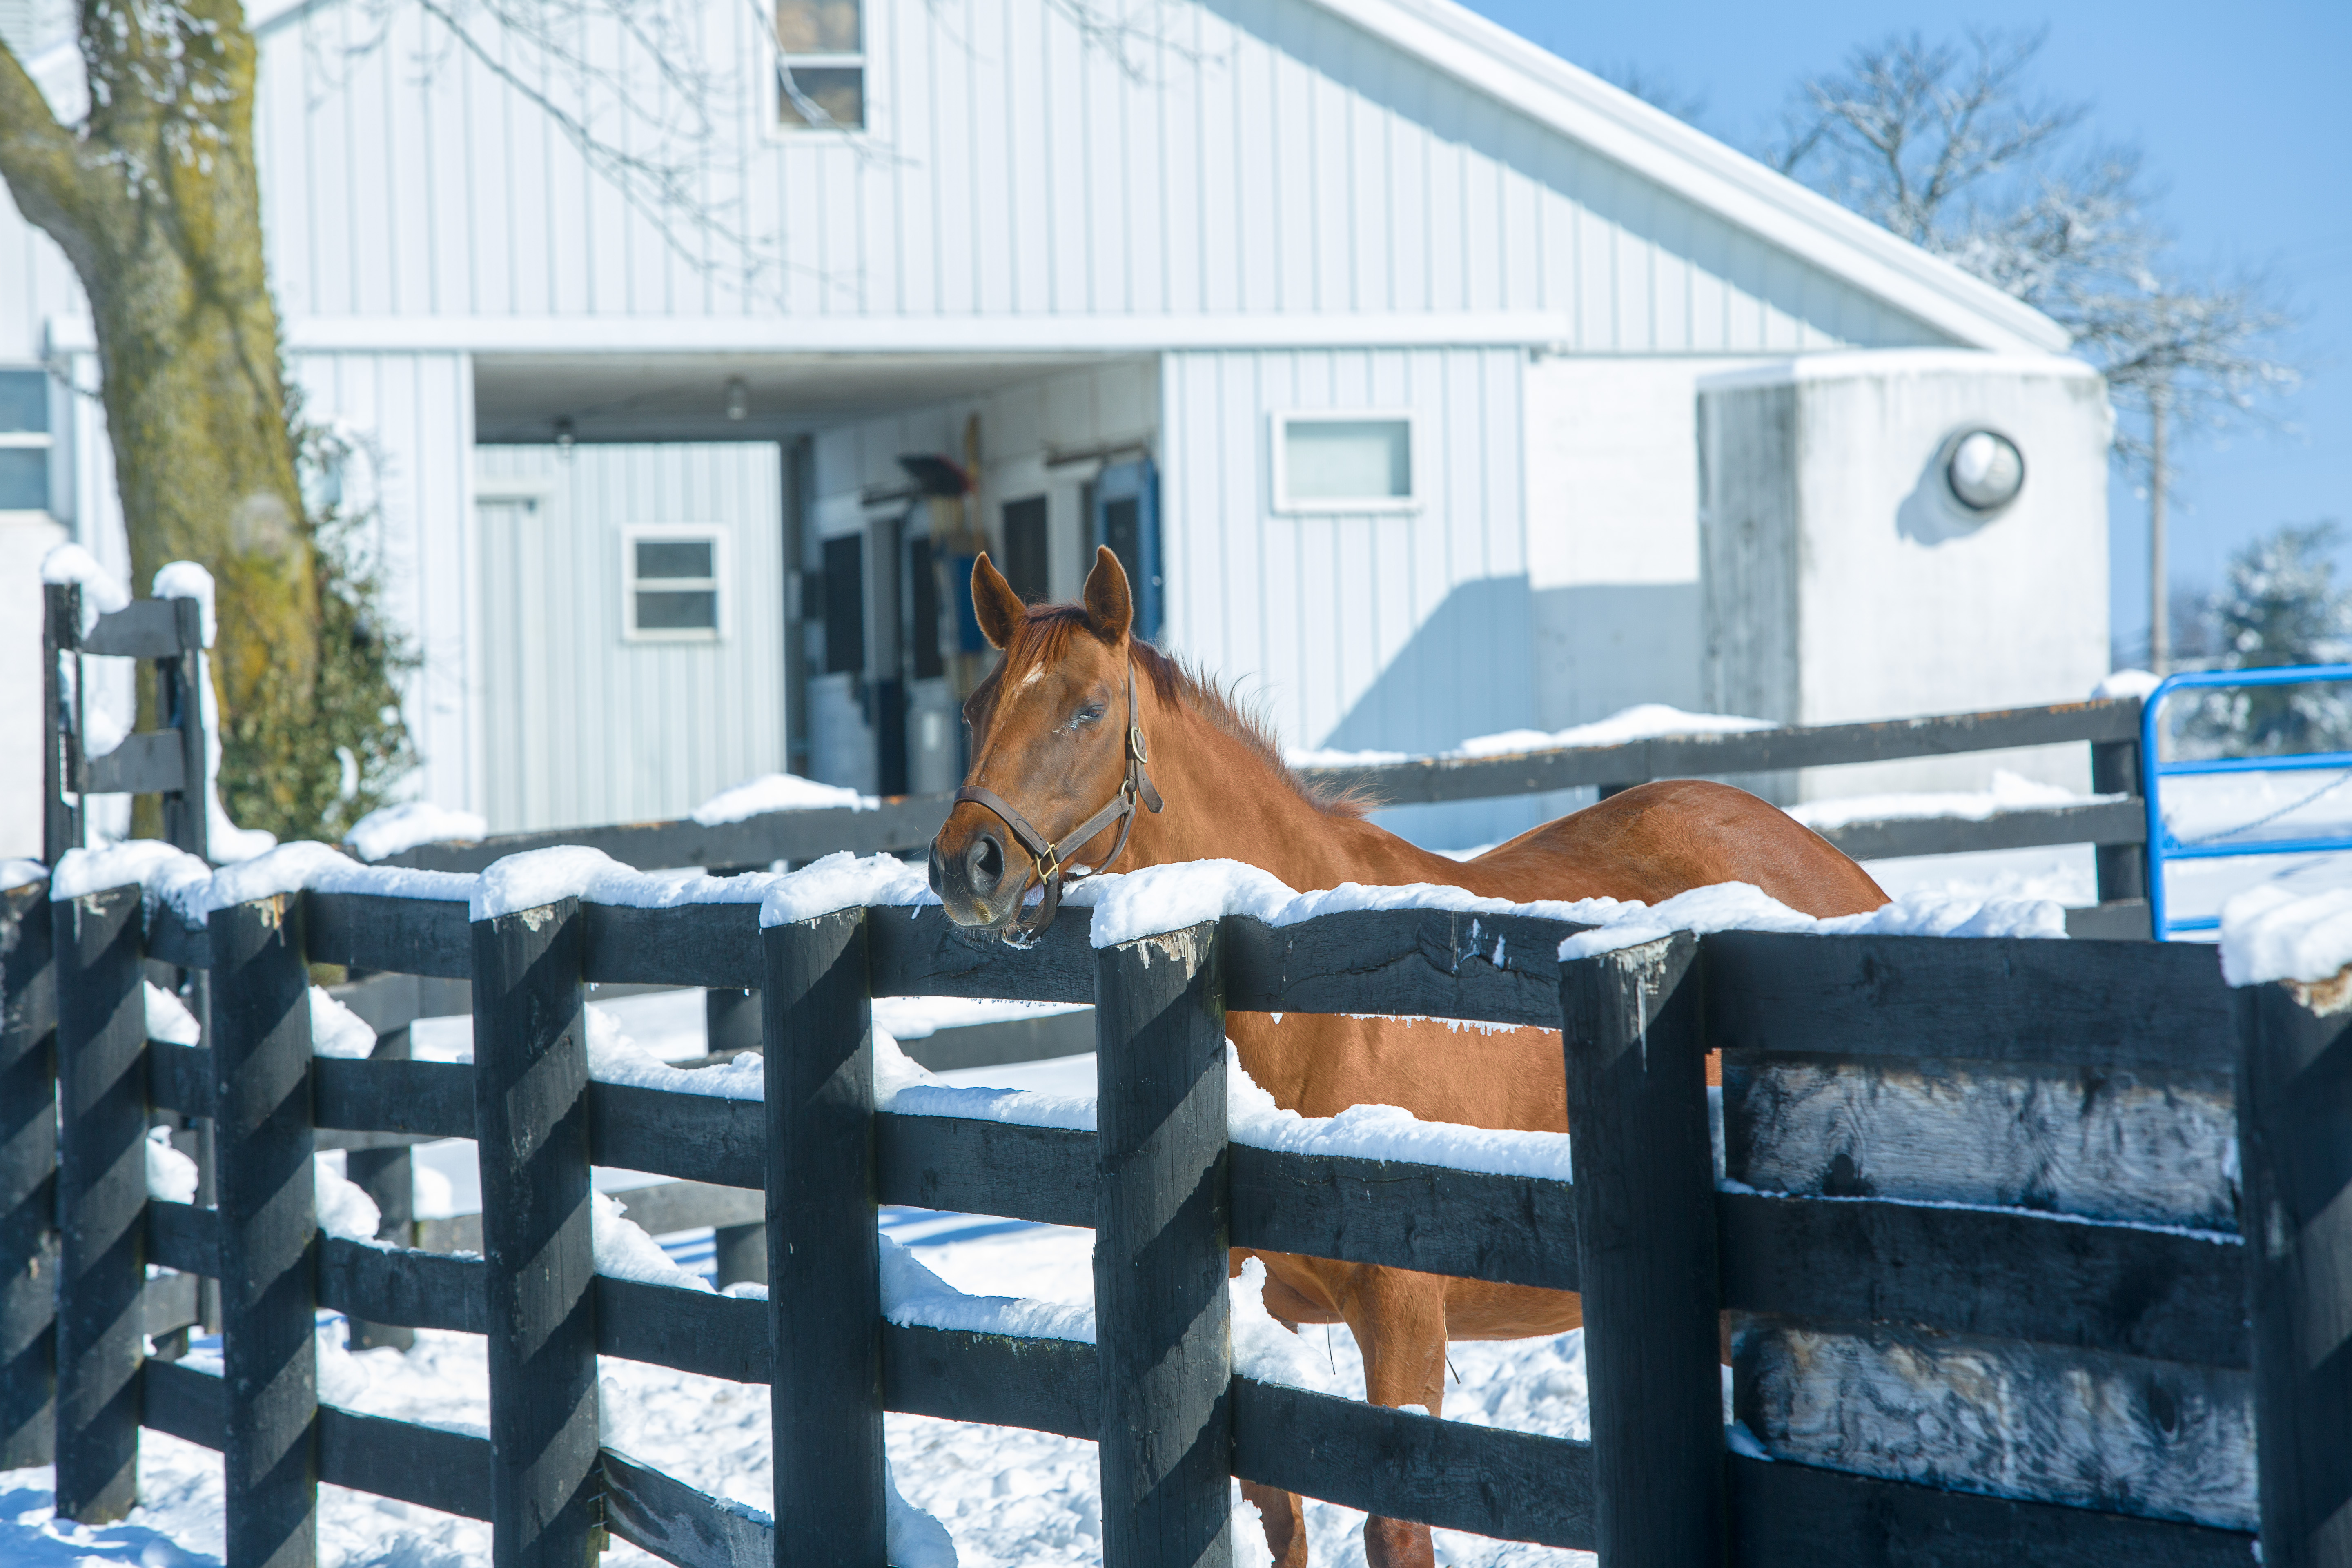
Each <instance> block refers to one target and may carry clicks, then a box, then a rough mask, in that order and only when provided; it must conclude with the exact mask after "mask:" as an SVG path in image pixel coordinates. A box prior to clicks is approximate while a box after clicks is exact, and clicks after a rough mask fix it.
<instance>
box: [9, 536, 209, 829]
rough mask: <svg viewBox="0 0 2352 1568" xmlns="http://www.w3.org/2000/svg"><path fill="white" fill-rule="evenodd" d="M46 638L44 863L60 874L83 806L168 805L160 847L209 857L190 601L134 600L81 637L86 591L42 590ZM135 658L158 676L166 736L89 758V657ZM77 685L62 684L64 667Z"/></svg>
mask: <svg viewBox="0 0 2352 1568" xmlns="http://www.w3.org/2000/svg"><path fill="white" fill-rule="evenodd" d="M45 594H46V597H45V600H44V605H43V620H42V635H41V775H42V785H43V789H42V801H43V814H42V818H41V843H42V856H43V858H45V859H46V860H47V862H48V863H49V864H50V865H52V866H54V865H56V864H57V863H58V858H59V857H60V856H62V855H64V854H65V852H66V851H67V850H68V849H72V848H78V847H80V845H81V843H82V836H83V832H84V827H85V824H84V822H83V805H82V797H83V796H84V795H161V796H162V797H163V837H164V838H165V839H167V840H168V841H170V842H171V843H173V844H176V845H178V846H179V847H181V848H183V849H185V850H187V851H188V852H189V853H191V854H194V855H199V856H201V855H203V854H205V848H206V837H207V834H208V829H209V826H210V825H209V823H208V821H207V819H206V813H205V793H204V792H205V725H204V705H203V701H202V698H201V691H202V685H201V682H202V675H201V673H200V671H201V668H202V661H203V657H204V646H205V644H204V617H203V609H202V606H201V605H198V604H197V602H196V601H195V600H194V599H136V600H133V601H132V602H131V603H130V604H129V605H124V606H123V607H122V608H121V609H120V610H115V611H111V612H110V613H107V614H104V615H100V616H94V617H92V620H91V624H90V627H89V630H88V631H87V632H85V631H84V630H83V629H82V602H81V589H80V587H79V585H78V584H71V583H53V584H49V585H48V586H47V589H46V590H45ZM85 655H99V656H103V657H109V658H136V659H141V660H143V661H146V662H148V663H151V664H152V665H153V666H154V670H155V697H156V704H155V708H156V711H157V712H158V713H159V714H161V715H162V716H163V722H164V723H165V725H166V726H167V728H164V729H162V730H153V731H141V732H139V733H136V734H131V735H126V736H124V737H123V739H122V741H121V743H120V744H119V745H117V746H115V747H114V748H113V749H112V750H110V751H108V752H103V753H101V754H100V755H98V756H95V757H93V756H90V755H89V747H88V744H87V742H86V736H87V734H88V717H89V703H88V694H89V679H88V674H87V668H86V667H85V666H84V665H83V663H82V658H83V656H85ZM68 659H71V660H72V661H73V669H74V675H75V679H73V680H72V681H71V683H70V689H68V681H67V679H66V668H67V667H66V662H65V661H66V660H68Z"/></svg>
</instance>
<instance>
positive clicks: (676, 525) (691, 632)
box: [621, 522, 733, 643]
mask: <svg viewBox="0 0 2352 1568" xmlns="http://www.w3.org/2000/svg"><path fill="white" fill-rule="evenodd" d="M728 532H729V531H728V529H727V528H726V526H725V525H724V524H722V523H716V522H638V523H631V524H630V525H629V526H627V527H625V528H624V529H622V530H621V637H622V640H623V641H625V642H641V643H718V642H725V641H726V640H727V637H728V635H729V633H730V632H731V631H732V630H733V624H732V623H733V616H732V613H731V605H730V599H731V595H729V593H728V592H727V573H728V563H727V556H728V551H729V543H730V541H729V539H728ZM639 540H653V541H661V540H676V541H687V540H692V541H695V542H701V541H704V540H708V541H709V542H710V570H711V573H712V575H711V576H710V577H709V578H708V579H705V578H701V577H647V578H646V579H644V581H643V582H642V583H640V582H639V580H638V577H637V542H638V541H639ZM640 587H643V588H645V589H646V590H647V591H648V592H652V593H661V592H664V591H666V590H683V591H686V592H689V593H690V592H693V591H695V590H697V589H699V588H703V587H708V588H709V590H710V591H711V593H712V594H713V595H716V599H715V601H714V604H715V605H716V610H717V614H716V616H714V618H715V619H716V620H717V622H718V625H716V626H710V627H708V628H705V627H701V626H676V627H672V626H654V627H642V628H641V627H640V626H638V625H637V590H638V588H640Z"/></svg>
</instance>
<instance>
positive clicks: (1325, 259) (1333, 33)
mask: <svg viewBox="0 0 2352 1568" xmlns="http://www.w3.org/2000/svg"><path fill="white" fill-rule="evenodd" d="M1361 38H1362V35H1361V34H1360V33H1359V32H1358V31H1357V30H1356V29H1355V28H1353V27H1350V26H1347V25H1346V24H1345V23H1343V22H1341V21H1340V20H1339V18H1338V17H1336V16H1331V15H1329V14H1328V13H1326V14H1324V15H1322V16H1317V17H1315V18H1314V21H1313V25H1312V26H1311V27H1310V28H1309V29H1307V33H1306V36H1305V38H1304V40H1303V41H1304V44H1305V47H1306V48H1307V51H1308V52H1307V59H1308V60H1323V61H1328V62H1330V65H1329V67H1328V68H1326V69H1324V70H1316V69H1314V68H1311V67H1309V68H1307V69H1305V70H1302V72H1301V73H1300V74H1301V76H1302V77H1303V78H1304V81H1303V84H1302V89H1303V92H1304V95H1305V102H1304V104H1303V105H1302V106H1301V108H1302V115H1301V117H1302V119H1303V120H1304V121H1305V124H1306V132H1307V148H1306V162H1307V168H1308V169H1309V171H1311V173H1310V177H1309V183H1308V188H1307V191H1306V192H1305V193H1304V195H1305V196H1306V201H1305V204H1304V205H1305V206H1306V208H1307V218H1308V222H1309V225H1310V231H1309V234H1308V236H1307V240H1308V261H1307V269H1308V275H1309V278H1310V279H1311V282H1310V284H1309V288H1310V290H1311V291H1310V295H1309V297H1310V298H1311V299H1312V300H1313V301H1314V308H1315V309H1316V310H1328V311H1339V310H1358V309H1360V308H1361V307H1360V305H1359V304H1358V303H1357V300H1356V292H1355V286H1354V285H1355V264H1354V255H1355V250H1356V236H1357V229H1356V214H1355V195H1356V180H1355V173H1354V163H1355V143H1354V140H1353V139H1352V138H1351V137H1350V136H1349V110H1350V108H1351V105H1352V102H1353V100H1354V98H1355V92H1354V89H1352V87H1351V86H1349V85H1347V84H1346V83H1345V82H1343V81H1342V80H1339V79H1335V78H1334V74H1333V73H1334V71H1337V72H1339V73H1344V75H1345V76H1348V77H1352V76H1353V75H1354V74H1355V72H1354V67H1355V59H1354V56H1355V55H1356V53H1357V50H1358V47H1359V46H1360V40H1361Z"/></svg>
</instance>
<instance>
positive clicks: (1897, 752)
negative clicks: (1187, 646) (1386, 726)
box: [385, 699, 2147, 938]
mask: <svg viewBox="0 0 2352 1568" xmlns="http://www.w3.org/2000/svg"><path fill="white" fill-rule="evenodd" d="M2138 736H2139V704H2138V703H2137V701H2135V700H2120V699H2117V700H2097V701H2090V702H2065V703H2059V704H2056V705H2054V706H2052V707H2046V708H2018V709H2005V710H1994V711H1988V712H1981V713H1950V714H1940V715H1937V716H1933V717H1929V718H1922V719H1899V720H1888V721H1883V722H1874V723H1863V724H1823V725H1812V726H1792V727H1789V728H1784V729H1776V730H1754V731H1733V732H1730V733H1727V734H1707V735H1679V736H1663V737H1659V738H1656V739H1652V740H1645V741H1633V742H1626V743H1624V744H1622V745H1612V746H1581V747H1559V748H1552V749H1548V750H1539V751H1532V752H1517V753H1514V754H1511V755H1507V756H1482V757H1423V758H1416V759H1412V760H1409V761H1405V762H1398V763H1380V764H1377V765H1371V766H1365V767H1349V768H1308V769H1302V770H1301V773H1302V774H1303V776H1305V777H1306V778H1307V779H1309V780H1311V781H1313V782H1315V783H1318V784H1331V785H1336V786H1339V787H1343V788H1354V789H1361V790H1364V791H1366V792H1368V793H1369V794H1370V795H1372V796H1373V797H1374V798H1375V799H1377V800H1379V801H1381V803H1382V804H1383V805H1427V804H1433V803H1440V802H1448V801H1464V800H1486V799H1495V798H1500V797H1505V796H1509V795H1539V794H1546V793H1549V792H1552V791H1557V790H1565V789H1576V788H1580V787H1583V788H1589V787H1598V788H1600V789H1601V791H1602V792H1603V793H1614V792H1615V791H1617V790H1621V789H1625V788H1629V787H1631V786H1632V785H1633V784H1643V783H1646V782H1648V781H1650V780H1653V779H1666V778H1686V777H1694V776H1697V777H1722V776H1726V775H1729V776H1740V775H1752V774H1756V773H1777V772H1784V771H1787V770H1789V769H1792V768H1813V767H1837V766H1843V765H1848V764H1852V763H1883V762H1898V761H1904V760H1909V759H1916V758H1921V757H1942V756H1956V755H1960V754H1964V753H1967V752H1989V751H2005V750H2009V749H2011V748H2015V747H2020V746H2043V745H2057V744H2064V743H2068V742H2087V743H2088V744H2089V745H2090V747H2091V771H2092V787H2093V788H2094V789H2095V790H2097V791H2098V792H2100V793H2102V794H2105V795H2116V796H2120V797H2122V798H2119V799H2116V800H2105V801H2097V802H2090V803H2085V804H2083V805H2060V806H2032V807H2023V808H2020V809H2016V810H2011V811H2004V812H2000V813H1997V814H1995V815H1993V816H1988V817H1982V818H1969V817H1949V816H1943V817H1936V816H1897V817H1886V818H1879V819H1873V820H1867V821H1856V822H1849V823H1843V824H1839V825H1836V826H1824V827H1822V828H1821V829H1819V830H1818V831H1819V832H1820V833H1821V835H1822V837H1824V838H1826V839H1828V840H1829V841H1830V842H1831V843H1832V844H1834V845H1836V846H1837V847H1839V848H1840V849H1843V850H1844V851H1845V852H1846V853H1847V854H1849V855H1851V856H1853V858H1856V859H1858V860H1877V859H1895V858H1902V857H1906V856H1915V855H1958V854H1968V853H1972V852H1977V851H1982V850H1992V849H2029V848H2040V847H2048V846H2054V845H2063V844H2091V845H2095V846H2096V847H2097V861H2098V872H2097V885H2098V895H2099V900H2100V901H2099V904H2098V905H2097V906H2095V907H2092V908H2086V909H2083V910H2074V911H2071V912H2070V915H2069V921H2070V929H2072V930H2073V931H2074V933H2075V934H2076V935H2080V936H2094V937H2110V938H2128V937H2137V936H2145V935H2146V934H2147V909H2146V905H2145V900H2146V898H2147V873H2146V855H2145V852H2144V847H2145V845H2146V843H2147V814H2146V812H2145V810H2144V809H2143V807H2142V805H2141V804H2140V802H2139V800H2138V798H2137V791H2138V789H2139V743H2138ZM953 804H954V802H953V798H952V797H951V796H950V795H905V796H895V797H892V798H890V799H887V800H885V801H882V802H881V803H880V804H879V805H877V807H874V808H872V809H867V810H851V809H848V808H841V807H828V808H824V809H820V810H810V811H780V812H770V813H766V814H764V815H761V816H751V817H747V818H745V819H744V820H742V821H740V822H732V823H725V824H720V825H717V826H705V825H703V824H700V823H697V822H693V821H691V820H680V821H674V822H668V821H666V822H641V823H622V824H617V825H614V826H604V827H585V828H562V829H553V830H550V831H546V832H537V833H506V834H494V835H492V836H491V837H488V838H486V839H483V840H481V841H480V842H478V843H472V844H429V845H423V846H420V847H416V848H414V849H409V850H406V851H404V852H403V853H401V854H398V855H395V856H393V857H391V858H389V859H388V860H387V861H386V862H385V863H386V864H388V865H394V866H407V867H415V868H423V869H427V870H436V871H478V870H480V869H481V868H484V867H486V866H488V865H489V864H490V863H491V862H493V861H495V860H497V859H499V858H501V857H503V856H506V855H511V854H515V853H517V852H519V851H521V850H525V849H534V848H541V847H546V846H549V845H554V844H586V845H590V846H592V847H595V848H598V849H602V850H604V852H605V853H606V854H608V855H610V856H612V857H613V858H614V859H616V860H619V861H621V862H622V863H624V864H625V865H630V866H637V867H642V868H656V867H667V866H705V867H709V868H715V869H741V868H750V867H765V866H769V865H772V864H774V863H776V862H779V861H782V862H790V863H793V864H799V863H802V862H804V861H808V860H813V859H815V858H818V857H820V856H823V855H829V854H832V853H833V852H835V850H840V849H849V850H854V851H856V852H857V853H860V854H875V853H886V854H904V853H908V852H912V851H915V850H918V849H920V848H921V847H923V846H925V845H927V844H929V842H930V840H931V838H932V837H933V836H934V835H935V834H936V833H938V831H939V829H940V824H941V823H943V822H945V821H946V820H947V814H948V812H949V811H950V809H951V808H952V806H953Z"/></svg>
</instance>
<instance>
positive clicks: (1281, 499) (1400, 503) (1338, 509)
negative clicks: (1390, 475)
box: [1266, 408, 1422, 517]
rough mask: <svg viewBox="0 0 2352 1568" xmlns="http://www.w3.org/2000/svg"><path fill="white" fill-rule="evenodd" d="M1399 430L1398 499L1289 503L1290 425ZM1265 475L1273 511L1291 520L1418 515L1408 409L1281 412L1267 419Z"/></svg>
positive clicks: (1416, 446) (1417, 460) (1415, 438)
mask: <svg viewBox="0 0 2352 1568" xmlns="http://www.w3.org/2000/svg"><path fill="white" fill-rule="evenodd" d="M1375 423H1378V424H1402V426H1404V463H1405V482H1406V484H1407V485H1408V486H1409V487H1410V489H1408V490H1407V491H1406V493H1405V494H1403V495H1401V496H1366V497H1362V498H1360V499H1357V500H1330V499H1326V498H1323V497H1320V496H1310V497H1307V498H1304V499H1297V498H1294V497H1293V496H1292V495H1291V493H1290V451H1289V449H1290V427H1291V426H1293V425H1360V424H1375ZM1266 428H1267V430H1268V432H1269V439H1268V445H1269V446H1270V447H1271V448H1272V450H1271V452H1270V454H1269V457H1270V459H1271V460H1270V464H1269V475H1270V482H1271V484H1272V494H1273V508H1274V510H1276V512H1280V513H1286V514H1290V515H1302V514H1304V515H1322V516H1327V517H1328V516H1330V515H1332V514H1334V513H1345V514H1349V515H1353V514H1358V513H1363V512H1400V511H1419V510H1421V468H1422V464H1421V430H1420V421H1419V420H1418V419H1417V418H1416V417H1415V416H1414V413H1413V411H1412V409H1410V408H1281V409H1276V410H1275V412H1274V413H1273V414H1272V415H1270V416H1268V422H1267V426H1266Z"/></svg>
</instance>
